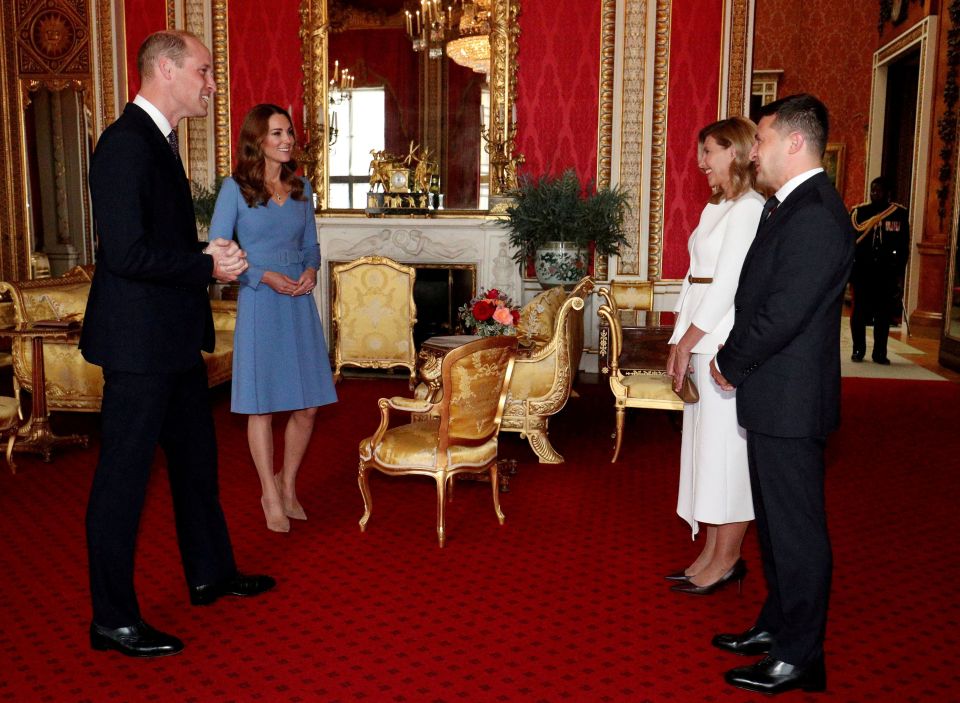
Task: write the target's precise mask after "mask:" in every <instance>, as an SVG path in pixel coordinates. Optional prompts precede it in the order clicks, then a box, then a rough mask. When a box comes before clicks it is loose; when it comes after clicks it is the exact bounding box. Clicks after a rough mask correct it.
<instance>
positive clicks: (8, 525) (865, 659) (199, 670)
mask: <svg viewBox="0 0 960 703" xmlns="http://www.w3.org/2000/svg"><path fill="white" fill-rule="evenodd" d="M340 389H341V397H342V402H341V403H339V404H338V405H336V406H333V407H330V408H326V409H323V410H322V411H321V414H320V417H319V422H318V428H319V429H318V432H317V434H316V435H315V437H314V440H313V443H312V445H311V450H310V453H309V460H308V462H307V465H306V467H305V468H304V471H303V475H302V481H301V483H300V497H301V500H302V501H303V503H304V505H305V507H306V509H307V512H308V514H309V518H310V519H309V521H308V522H306V523H296V524H294V526H293V531H292V532H291V533H289V534H287V535H282V534H275V533H271V532H268V531H267V530H266V529H265V528H264V524H263V517H262V513H261V510H260V506H259V487H258V484H257V481H256V478H255V474H254V471H253V468H252V465H251V463H250V460H249V458H248V454H247V448H246V441H245V433H244V422H243V420H242V418H239V417H235V416H232V415H231V414H230V412H229V409H228V398H227V396H226V394H225V392H224V391H223V390H221V391H219V392H218V393H217V395H216V396H215V400H216V414H217V420H218V430H219V440H220V446H221V448H222V455H221V490H222V494H223V503H224V507H225V510H226V513H227V517H228V520H229V522H230V526H231V529H232V535H233V540H234V547H235V550H236V553H237V558H238V562H239V564H240V565H241V568H243V569H245V570H247V571H254V572H256V571H264V572H267V573H270V574H272V575H274V576H276V577H277V578H278V580H279V582H280V585H279V586H278V588H277V589H276V590H275V591H273V592H271V593H269V594H267V595H265V596H263V597H261V598H257V599H253V600H248V601H242V600H239V599H225V600H221V601H220V602H218V603H217V604H216V605H214V606H212V607H209V608H191V607H190V606H189V605H188V602H187V594H186V589H185V584H184V582H183V577H182V572H181V570H180V567H179V560H178V557H177V551H176V544H175V537H174V530H173V522H172V518H171V506H170V500H169V495H168V492H167V486H166V480H165V474H164V472H163V471H157V472H156V473H155V476H154V481H153V483H152V485H151V492H150V495H149V498H148V503H147V508H146V511H145V514H144V519H143V524H142V526H141V536H140V551H139V554H138V572H137V573H138V589H139V593H140V599H141V606H142V608H143V612H144V615H145V618H146V619H147V620H148V621H149V622H150V623H151V624H153V625H155V626H157V627H160V628H161V629H165V630H168V631H170V632H172V633H175V634H177V635H178V636H180V637H181V638H183V639H184V640H185V641H186V643H187V648H186V650H185V651H184V652H183V654H181V655H180V656H177V657H170V658H166V659H159V660H143V661H138V660H130V659H126V658H124V657H122V656H121V655H119V654H115V653H99V652H92V651H90V649H89V646H88V643H87V639H86V630H87V626H88V619H89V607H88V602H87V583H86V571H85V569H86V557H85V552H84V536H83V515H84V507H85V502H86V493H87V490H88V486H89V483H90V477H91V474H92V470H93V466H94V463H95V458H96V446H95V445H96V442H94V447H92V448H91V449H89V450H86V451H84V450H68V451H64V452H62V453H60V454H58V455H57V456H56V457H55V461H54V463H53V464H50V465H46V464H43V463H42V462H40V461H37V460H35V459H32V458H29V457H25V456H21V457H19V464H20V472H19V473H18V474H17V475H16V476H11V475H10V474H9V473H5V467H4V468H3V470H0V569H2V578H0V598H2V601H0V602H2V610H0V662H2V664H0V701H97V702H99V701H376V702H379V701H466V702H474V701H667V702H670V701H674V702H679V703H686V702H693V701H720V702H723V703H727V702H733V701H737V702H739V701H748V700H759V699H760V697H758V696H753V695H751V694H748V693H746V692H743V691H738V690H736V689H733V688H729V687H727V686H726V685H725V684H724V683H723V681H722V678H721V677H722V673H723V671H724V670H726V669H728V668H730V667H733V666H737V665H741V664H743V663H744V661H745V660H743V659H740V658H738V657H734V656H732V655H729V654H726V653H723V652H720V651H718V650H715V649H713V648H712V647H710V645H709V641H710V637H711V636H712V635H713V634H714V633H715V632H718V631H731V630H739V629H741V628H745V627H747V626H748V625H750V624H751V622H752V618H753V616H754V615H755V613H756V611H757V609H758V606H759V604H760V601H761V599H762V597H763V592H764V588H763V585H762V577H761V572H760V568H759V563H758V558H757V550H756V542H755V539H754V536H753V533H752V532H751V533H749V535H748V540H747V545H746V548H745V558H746V559H747V562H748V565H749V567H750V569H751V571H750V573H749V574H748V576H747V579H746V580H745V581H744V588H743V593H742V594H739V595H738V593H737V590H736V588H735V587H734V588H729V589H727V590H725V591H721V592H719V593H718V594H716V595H714V596H711V597H707V598H696V597H690V596H684V595H681V594H675V593H671V592H670V591H669V590H668V588H669V584H668V583H667V582H666V581H664V580H663V579H662V578H661V576H662V574H664V573H666V572H669V571H672V570H674V569H677V568H679V567H681V566H684V565H685V564H686V563H688V561H689V560H691V559H692V557H693V554H694V552H695V550H696V549H697V547H696V546H695V545H693V544H691V542H690V538H689V531H688V530H687V529H686V528H685V526H684V523H682V522H681V521H680V520H679V519H678V518H677V517H676V516H675V514H674V505H675V497H676V485H675V484H676V476H677V462H678V453H679V442H680V436H679V433H678V432H677V430H675V429H674V427H673V425H672V424H671V422H670V420H669V418H668V417H667V416H665V415H664V414H660V413H655V412H651V413H642V412H641V413H634V414H632V415H630V416H629V418H628V435H627V437H626V439H625V442H624V450H623V452H622V454H621V459H620V461H619V462H618V463H617V464H616V465H611V464H610V463H609V458H610V450H611V448H612V443H611V441H610V439H609V434H610V431H611V428H612V424H613V410H612V407H611V403H610V402H609V396H608V393H607V391H606V389H605V388H604V387H603V386H592V385H584V386H583V387H582V397H581V398H579V399H574V400H571V402H570V404H569V405H568V407H567V408H566V409H565V410H564V411H563V413H562V414H561V415H560V416H559V417H558V418H557V420H556V422H555V423H554V425H553V427H552V431H551V435H552V436H553V438H554V440H555V443H556V445H557V448H558V449H559V450H560V451H561V452H562V453H563V454H565V455H566V457H567V460H568V461H567V463H566V464H564V465H560V466H544V465H538V464H536V463H534V461H532V458H533V454H532V453H531V452H530V450H529V449H528V448H527V447H526V445H525V444H524V443H523V442H521V440H520V439H519V438H518V437H516V436H508V437H506V438H505V440H504V441H503V447H504V448H503V450H502V453H503V454H504V455H506V456H512V457H515V458H517V459H519V460H520V464H519V471H518V473H517V475H516V476H515V477H514V478H513V480H512V482H511V491H510V493H508V494H506V495H505V496H504V497H503V509H504V512H505V513H506V515H507V522H506V525H504V526H503V527H500V526H499V525H498V524H497V521H496V518H495V516H494V514H493V508H492V505H491V501H490V495H489V489H488V487H487V486H486V485H483V484H473V483H461V484H459V485H458V486H457V491H456V499H455V502H454V503H453V504H452V506H451V509H450V510H449V514H448V521H447V530H448V541H447V546H446V548H445V549H443V550H440V549H439V548H438V547H437V543H436V534H435V531H434V515H435V513H434V510H435V500H434V489H433V484H432V482H430V481H426V480H417V479H412V478H408V479H406V480H405V479H398V478H388V477H385V476H382V475H380V474H375V475H374V476H373V478H372V480H371V483H372V491H373V498H374V512H373V517H372V519H371V522H370V525H369V527H368V529H367V532H366V534H361V533H360V530H359V527H358V526H357V520H359V518H360V515H361V514H362V512H363V503H362V500H361V497H360V492H359V490H358V488H357V485H356V478H355V476H356V462H357V457H356V446H357V443H358V441H359V440H360V439H361V438H362V437H363V436H365V435H367V434H369V433H371V432H372V431H373V429H374V428H375V427H376V424H377V421H378V413H377V409H376V402H375V401H376V398H378V397H379V396H381V395H393V394H406V387H405V384H404V383H403V382H400V381H398V382H392V381H363V380H348V381H347V382H346V383H345V385H341V386H340ZM844 403H845V405H844V427H843V429H842V430H841V431H840V432H839V433H838V434H837V435H836V436H835V437H834V438H833V441H832V444H831V448H830V453H829V459H830V463H829V478H828V506H829V510H830V520H831V527H832V534H833V541H834V550H835V563H836V573H835V581H834V592H833V599H832V603H831V617H830V625H829V632H828V641H827V657H828V658H827V665H828V673H829V680H828V687H829V690H828V692H827V693H826V694H824V695H820V696H812V695H806V694H800V693H794V694H789V695H788V696H787V697H786V698H787V699H788V700H804V701H806V700H810V701H818V700H820V701H824V700H833V701H844V702H849V703H854V702H857V701H862V702H864V703H867V702H868V703H877V702H879V701H898V702H908V701H921V700H922V701H956V700H960V674H958V669H957V666H956V652H957V651H960V643H958V639H960V636H958V632H960V629H958V621H960V606H958V604H957V597H958V596H957V585H956V584H957V583H960V566H958V564H960V559H958V539H957V531H956V513H957V510H956V505H957V498H956V494H957V478H956V477H957V468H958V466H960V462H958V459H957V457H958V456H960V439H958V431H957V417H958V414H957V408H958V407H960V386H958V385H956V384H951V383H933V382H906V381H875V380H865V379H846V380H844ZM95 419H96V418H95V417H92V416H57V417H55V418H54V424H55V426H57V427H60V428H64V427H66V426H79V427H83V428H86V429H89V430H91V431H93V432H94V433H95V428H96V424H95Z"/></svg>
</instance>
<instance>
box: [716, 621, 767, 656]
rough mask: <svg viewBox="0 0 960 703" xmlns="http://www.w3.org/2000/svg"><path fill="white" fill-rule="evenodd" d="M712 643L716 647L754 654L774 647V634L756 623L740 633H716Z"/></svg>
mask: <svg viewBox="0 0 960 703" xmlns="http://www.w3.org/2000/svg"><path fill="white" fill-rule="evenodd" d="M712 644H713V646H714V647H719V648H720V649H725V650H727V651H728V652H733V653H734V654H742V655H745V656H754V655H757V654H766V653H767V652H769V651H770V649H771V648H772V647H773V635H771V634H770V633H769V632H767V631H766V630H761V629H760V628H758V627H757V626H756V625H754V626H753V627H751V628H750V629H749V630H747V631H746V632H741V633H739V634H724V635H716V636H715V637H714V638H713V641H712Z"/></svg>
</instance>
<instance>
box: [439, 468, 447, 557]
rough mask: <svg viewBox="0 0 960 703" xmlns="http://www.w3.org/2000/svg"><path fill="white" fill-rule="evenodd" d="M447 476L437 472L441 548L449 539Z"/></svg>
mask: <svg viewBox="0 0 960 703" xmlns="http://www.w3.org/2000/svg"><path fill="white" fill-rule="evenodd" d="M446 487H447V477H446V476H444V475H441V474H437V539H438V540H439V542H440V548H441V549H443V545H444V543H445V542H446V541H447V533H446V507H447V497H446V495H445V494H446Z"/></svg>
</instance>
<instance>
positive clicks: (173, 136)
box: [167, 129, 180, 161]
mask: <svg viewBox="0 0 960 703" xmlns="http://www.w3.org/2000/svg"><path fill="white" fill-rule="evenodd" d="M167 141H168V142H169V143H170V148H171V149H173V155H174V156H176V157H177V161H179V160H180V140H179V139H177V130H175V129H172V130H170V134H168V135H167Z"/></svg>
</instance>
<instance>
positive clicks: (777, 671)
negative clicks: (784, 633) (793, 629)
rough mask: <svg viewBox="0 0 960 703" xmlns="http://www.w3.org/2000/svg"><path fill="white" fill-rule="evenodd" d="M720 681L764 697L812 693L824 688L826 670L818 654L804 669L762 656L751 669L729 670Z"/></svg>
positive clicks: (749, 667)
mask: <svg viewBox="0 0 960 703" xmlns="http://www.w3.org/2000/svg"><path fill="white" fill-rule="evenodd" d="M723 678H724V680H725V681H726V682H727V683H728V684H730V685H731V686H736V687H737V688H743V689H746V690H747V691H755V692H757V693H767V694H776V693H785V692H786V691H793V690H794V689H797V688H799V689H802V690H804V691H814V692H815V691H823V690H824V689H825V688H826V687H827V669H826V667H825V666H824V663H823V656H822V655H821V656H820V657H819V658H818V659H816V660H815V661H813V662H811V663H810V664H808V665H807V666H794V665H793V664H787V663H786V662H782V661H780V660H779V659H774V658H773V657H764V658H763V659H761V660H760V661H758V662H757V663H756V664H753V665H751V666H741V667H738V668H736V669H731V670H730V671H728V672H727V673H726V674H724V675H723Z"/></svg>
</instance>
